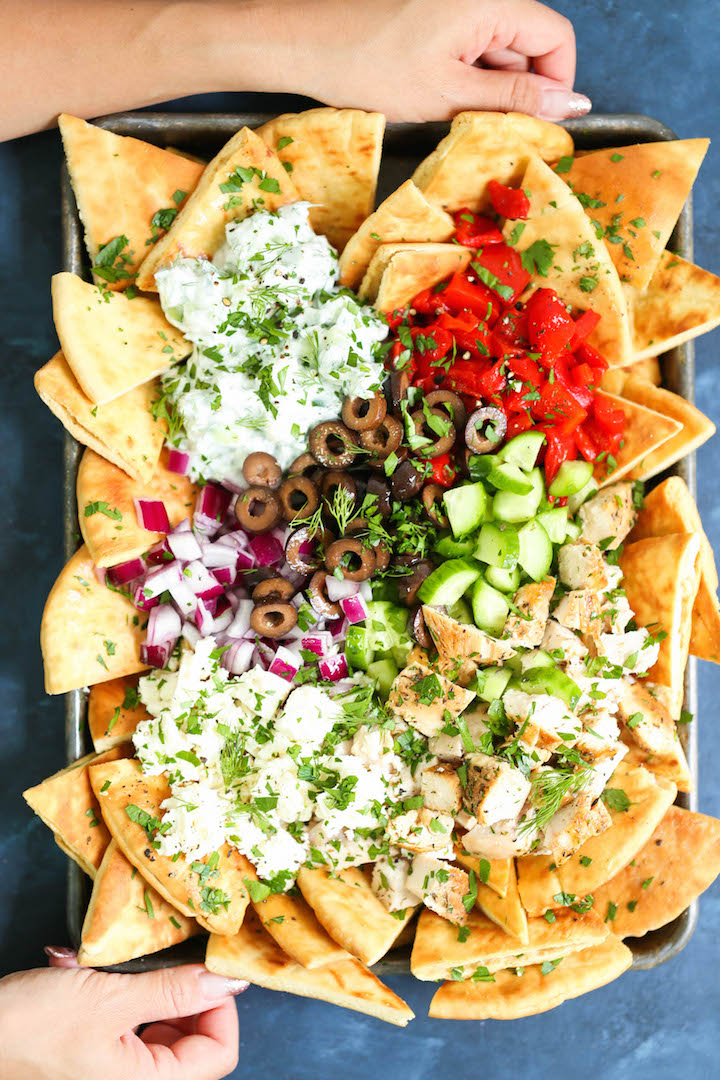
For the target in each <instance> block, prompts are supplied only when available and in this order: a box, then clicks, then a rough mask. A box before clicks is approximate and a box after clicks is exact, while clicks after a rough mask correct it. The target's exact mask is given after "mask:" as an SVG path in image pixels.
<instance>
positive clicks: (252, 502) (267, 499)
mask: <svg viewBox="0 0 720 1080" xmlns="http://www.w3.org/2000/svg"><path fill="white" fill-rule="evenodd" d="M235 516H236V518H237V519H238V521H239V522H240V524H241V525H242V527H243V529H246V530H247V531H248V532H251V533H266V532H269V531H270V529H274V528H275V526H276V525H277V523H278V522H279V521H280V519H281V517H282V506H281V504H280V500H279V498H278V497H277V495H276V494H275V492H274V491H270V489H269V488H266V487H249V488H248V489H247V491H244V492H243V493H242V495H240V496H238V500H237V502H236V503H235Z"/></svg>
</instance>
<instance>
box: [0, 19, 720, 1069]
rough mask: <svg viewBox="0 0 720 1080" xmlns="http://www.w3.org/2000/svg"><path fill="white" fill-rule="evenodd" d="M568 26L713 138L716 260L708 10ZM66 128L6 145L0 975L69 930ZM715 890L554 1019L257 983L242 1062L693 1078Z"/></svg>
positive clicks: (0, 399) (706, 205) (713, 964)
mask: <svg viewBox="0 0 720 1080" xmlns="http://www.w3.org/2000/svg"><path fill="white" fill-rule="evenodd" d="M555 6H556V7H559V8H560V10H562V11H563V12H564V13H565V14H567V15H568V16H569V17H570V18H572V19H573V20H574V22H575V25H576V30H577V36H578V48H579V63H578V72H579V75H578V79H577V88H578V89H579V90H582V91H584V92H586V93H588V94H589V95H590V97H591V98H592V99H593V102H594V105H595V109H596V111H598V112H642V113H647V114H649V115H651V116H655V117H657V118H658V119H660V120H662V121H664V122H665V123H666V124H668V125H669V126H670V127H672V128H674V129H675V131H676V132H677V133H678V134H679V135H681V136H684V137H691V136H699V135H708V136H710V137H711V138H714V139H715V141H716V144H717V145H716V146H715V147H713V148H711V150H710V152H709V154H708V157H707V159H706V161H705V164H704V166H703V169H702V171H701V174H700V178H699V180H698V182H697V184H696V187H695V197H694V198H695V203H694V206H695V222H696V233H695V260H696V262H698V263H699V264H700V265H702V266H705V267H707V268H708V269H710V270H713V271H715V272H716V273H720V225H719V224H718V222H719V220H720V219H719V217H718V206H719V205H720V164H719V163H720V110H719V109H718V98H717V89H716V75H715V59H716V47H717V38H716V36H715V35H714V34H713V33H712V31H711V27H714V25H715V21H714V16H715V14H716V5H715V4H714V3H713V2H712V0H693V3H692V4H691V3H688V2H686V0H683V2H675V3H672V2H669V0H641V2H635V3H630V4H628V3H626V2H624V0H605V2H604V3H598V2H586V3H583V4H579V3H563V4H556V5H555ZM174 107H175V108H178V109H189V110H191V111H201V110H206V109H208V108H210V109H223V110H233V109H237V110H246V109H247V108H267V109H269V110H274V109H276V108H277V110H278V111H280V108H281V105H280V103H279V102H278V99H270V100H269V101H268V100H267V99H265V100H263V99H262V98H258V97H257V96H253V100H252V102H249V101H248V96H247V95H245V96H240V95H229V94H225V95H212V96H208V97H204V98H194V99H191V100H187V101H184V102H182V103H174ZM59 166H60V147H59V138H58V136H57V134H56V133H49V134H43V135H36V136H33V137H31V138H28V139H22V140H17V141H16V142H13V143H9V144H6V145H4V146H0V229H1V232H0V235H2V238H3V240H2V245H1V246H0V283H1V284H2V288H0V341H1V342H2V346H3V349H2V353H3V355H2V363H1V364H0V413H1V419H0V463H1V466H0V467H1V468H2V474H3V475H2V480H0V521H2V524H3V529H2V532H1V533H0V566H1V567H2V571H3V574H2V582H3V588H4V595H5V605H4V617H3V620H2V621H3V642H2V649H1V650H0V703H1V704H2V708H1V709H0V746H1V747H2V757H1V758H0V761H1V762H2V764H1V766H0V769H1V775H2V779H3V783H2V785H1V786H0V822H2V826H1V827H0V832H1V834H2V835H1V837H0V879H1V880H2V889H1V890H0V970H2V971H9V970H16V969H18V968H23V967H31V966H34V965H37V964H41V963H43V962H44V958H43V954H42V951H41V950H42V945H43V944H44V943H46V942H52V943H55V944H62V943H64V942H65V940H66V932H65V926H64V902H65V897H64V885H65V857H64V856H63V855H62V854H61V853H60V851H59V850H58V849H57V848H56V846H55V845H54V844H53V843H52V841H51V839H50V836H49V834H48V832H47V831H46V829H45V828H44V826H43V825H41V824H40V822H39V821H38V820H37V819H36V818H34V816H33V815H32V814H31V813H30V812H29V810H27V808H26V807H25V805H24V803H23V801H22V799H21V798H20V792H21V791H22V790H23V788H25V787H27V786H28V785H30V784H32V783H35V782H37V781H38V780H40V779H42V778H43V777H44V776H46V775H48V774H49V773H51V772H53V771H54V770H55V769H57V768H59V767H60V766H61V765H62V764H63V705H62V701H61V700H59V699H53V698H46V697H45V695H44V693H43V688H42V666H41V661H40V650H39V645H38V627H39V621H40V614H41V611H42V605H43V602H44V598H45V596H46V594H47V592H48V590H49V588H50V585H51V584H52V581H53V579H54V577H55V575H56V574H57V572H58V570H59V569H60V565H61V561H62V558H61V552H62V532H61V530H62V521H61V502H60V492H61V442H62V429H61V427H60V424H59V423H58V421H56V420H55V419H54V418H53V417H52V416H51V415H50V413H49V412H48V411H47V410H46V409H45V408H44V407H43V406H42V405H41V404H40V402H39V400H38V398H37V397H36V396H35V394H34V391H33V387H32V375H33V372H34V371H35V370H36V369H37V368H38V367H40V366H41V365H42V364H43V363H44V362H45V361H46V360H47V359H48V358H49V357H50V355H52V353H53V352H54V351H55V348H56V339H55V334H54V330H53V325H52V318H51V310H50V292H49V278H50V275H51V274H52V273H54V272H55V271H56V270H58V269H60V266H61V252H60V223H59V197H58V174H59ZM719 347H720V332H717V331H716V333H715V334H714V335H711V336H710V337H707V338H704V339H701V340H700V342H699V343H698V346H697V359H698V380H697V399H698V403H699V404H700V405H701V407H702V408H703V409H704V410H705V411H706V412H707V413H709V414H710V415H711V416H712V418H713V419H714V420H715V422H716V423H717V422H718V420H719V414H720V394H718V393H717V392H716V390H715V382H716V375H715V369H714V358H715V355H716V352H717V350H718V348H719ZM698 459H699V460H698V464H699V486H700V502H701V510H702V516H703V521H704V523H705V527H706V529H707V531H708V533H709V535H710V538H711V541H712V542H713V545H714V546H715V548H716V549H720V499H719V498H718V496H717V490H718V488H717V476H718V474H719V473H720V439H716V440H714V441H713V442H711V443H710V444H709V445H706V446H705V447H704V448H703V449H702V450H701V451H700V453H699V455H698ZM718 697H720V671H718V669H717V668H713V667H712V666H711V665H707V664H705V665H702V666H701V672H700V703H701V708H700V716H699V717H698V719H697V721H696V722H697V723H699V724H700V727H701V746H702V748H703V753H702V759H701V765H700V808H701V810H703V811H705V812H707V813H710V814H715V815H716V816H720V785H718V783H717V781H716V772H715V770H716V769H717V763H718V761H719V760H720V726H716V725H717V724H718V716H717V713H718V708H717V701H718ZM719 939H720V886H718V885H717V884H716V885H715V886H714V887H713V888H712V889H711V890H710V891H709V892H708V893H707V894H706V895H705V897H704V898H703V899H702V901H701V907H700V924H699V927H698V929H697V931H696V933H695V936H694V938H693V940H692V941H691V943H690V945H689V946H688V947H687V949H686V950H685V951H684V952H683V953H682V954H681V955H680V956H678V957H676V958H675V959H674V960H672V961H671V962H670V963H669V964H667V965H666V966H664V967H662V968H660V969H656V970H655V971H652V972H637V973H636V972H631V973H628V974H627V975H625V976H623V978H622V979H621V980H620V981H619V982H616V983H615V984H613V985H612V986H610V987H607V988H605V989H604V990H600V991H598V992H596V993H594V994H593V995H590V996H588V997H585V998H581V999H579V1000H577V1001H574V1002H570V1003H568V1004H566V1005H564V1006H563V1007H562V1008H561V1009H560V1010H556V1011H555V1012H551V1013H549V1014H546V1015H545V1016H541V1017H537V1018H531V1019H527V1020H521V1021H516V1022H515V1023H514V1024H513V1025H512V1026H508V1025H507V1024H499V1023H493V1022H485V1023H482V1024H479V1023H475V1024H459V1023H456V1024H452V1023H449V1022H440V1021H434V1020H433V1021H430V1020H428V1019H427V1018H426V1015H427V1005H428V1002H429V1000H430V997H431V994H432V987H431V986H424V985H422V984H420V983H417V982H415V981H414V980H412V979H410V978H404V977H403V978H396V979H392V980H389V981H390V983H391V985H392V986H393V988H394V989H395V990H396V991H397V992H398V993H400V994H401V995H403V996H404V997H405V998H406V999H407V1000H408V1001H409V1003H410V1005H411V1006H412V1007H413V1009H414V1010H415V1012H416V1013H417V1017H418V1019H416V1020H415V1021H414V1022H413V1023H412V1024H411V1025H410V1027H409V1028H408V1029H406V1030H405V1031H400V1030H395V1029H392V1028H389V1027H388V1026H386V1025H384V1024H381V1023H380V1021H375V1020H371V1019H366V1018H364V1017H360V1016H358V1015H356V1014H352V1013H348V1012H344V1011H341V1010H338V1009H333V1008H331V1007H330V1006H325V1005H322V1004H317V1003H314V1002H309V1001H305V1000H303V999H300V998H291V997H285V996H280V995H277V994H271V993H269V992H267V991H263V990H256V989H252V990H250V991H249V992H248V993H247V994H245V995H243V996H242V997H240V998H239V999H238V1008H239V1012H240V1021H241V1032H242V1034H241V1053H240V1058H241V1062H242V1064H241V1066H240V1067H239V1068H238V1070H237V1072H236V1073H235V1074H233V1075H234V1076H237V1077H240V1076H242V1077H247V1076H249V1075H252V1074H255V1073H257V1072H259V1071H260V1070H262V1071H263V1072H266V1073H267V1074H268V1075H273V1076H276V1077H279V1078H280V1080H305V1078H306V1077H307V1078H308V1080H309V1078H312V1080H316V1078H320V1080H334V1078H339V1077H343V1078H344V1080H356V1078H358V1080H359V1078H366V1077H368V1076H369V1075H370V1074H371V1073H372V1072H373V1071H374V1070H375V1069H376V1068H381V1069H382V1070H383V1072H384V1073H385V1074H388V1075H391V1076H393V1077H394V1080H411V1078H412V1080H430V1078H431V1077H435V1076H436V1075H437V1074H438V1072H440V1071H442V1072H443V1073H444V1074H446V1075H451V1074H452V1073H453V1072H455V1073H456V1074H460V1075H461V1074H464V1073H465V1072H467V1071H468V1070H471V1071H475V1070H481V1071H482V1072H483V1073H485V1074H486V1075H497V1074H499V1073H500V1072H501V1071H502V1073H506V1072H507V1073H509V1074H511V1075H512V1074H513V1073H514V1074H515V1075H520V1076H522V1077H533V1078H534V1077H543V1078H545V1077H548V1078H549V1077H555V1076H558V1075H563V1073H564V1074H566V1075H577V1072H578V1066H579V1067H580V1069H581V1070H582V1073H583V1075H586V1076H590V1077H592V1078H603V1077H608V1078H609V1077H612V1078H613V1080H625V1078H627V1080H643V1078H648V1080H649V1078H650V1077H652V1078H653V1080H665V1078H666V1077H667V1078H668V1080H675V1078H676V1076H677V1074H678V1072H679V1071H680V1070H681V1069H682V1072H683V1074H684V1076H685V1077H686V1078H688V1080H695V1078H699V1077H702V1076H712V1075H717V1053H716V1045H717V1036H718V1015H719V1010H720V983H719V982H718V978H717V965H718V962H719V961H720V945H719V944H718V941H719Z"/></svg>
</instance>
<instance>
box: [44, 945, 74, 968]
mask: <svg viewBox="0 0 720 1080" xmlns="http://www.w3.org/2000/svg"><path fill="white" fill-rule="evenodd" d="M43 951H44V953H45V955H46V956H47V958H48V967H64V968H76V967H80V965H79V964H78V959H77V953H76V952H75V950H74V949H68V948H66V947H65V946H64V945H45V946H44V949H43Z"/></svg>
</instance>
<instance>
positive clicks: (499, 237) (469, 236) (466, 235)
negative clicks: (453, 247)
mask: <svg viewBox="0 0 720 1080" xmlns="http://www.w3.org/2000/svg"><path fill="white" fill-rule="evenodd" d="M455 239H456V240H457V242H458V243H459V244H462V245H463V246H464V247H471V248H478V247H482V246H483V244H502V242H503V234H502V233H501V232H500V230H499V229H498V227H497V225H496V224H495V222H494V221H493V220H492V218H488V217H483V216H482V214H475V213H473V211H472V210H468V208H467V207H463V208H462V210H458V211H457V213H456V214H455Z"/></svg>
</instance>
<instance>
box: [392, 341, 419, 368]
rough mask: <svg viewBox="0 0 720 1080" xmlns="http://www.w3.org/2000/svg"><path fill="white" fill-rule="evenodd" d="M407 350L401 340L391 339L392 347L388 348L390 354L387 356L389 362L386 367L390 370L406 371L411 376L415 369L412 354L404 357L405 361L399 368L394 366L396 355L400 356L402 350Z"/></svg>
mask: <svg viewBox="0 0 720 1080" xmlns="http://www.w3.org/2000/svg"><path fill="white" fill-rule="evenodd" d="M407 351H408V350H407V349H406V348H405V346H404V345H403V343H402V341H393V343H392V348H391V349H390V356H389V361H390V362H389V364H388V367H389V369H390V371H398V370H402V371H407V372H408V374H409V375H411V376H412V375H413V373H414V371H415V362H414V360H413V358H412V356H409V357H407V358H406V359H405V361H404V362H403V363H402V364H401V365H400V368H399V369H398V368H397V367H396V363H395V362H396V360H397V359H398V357H399V356H402V354H403V353H404V352H407Z"/></svg>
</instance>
